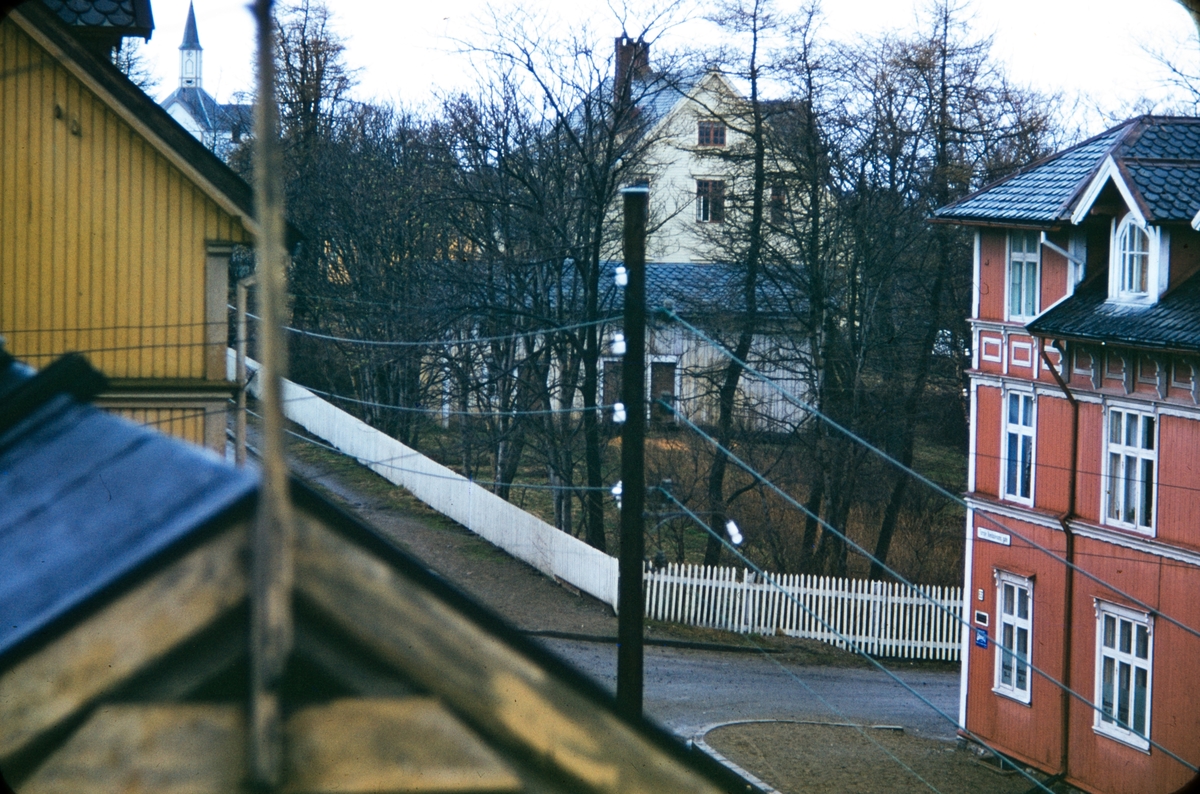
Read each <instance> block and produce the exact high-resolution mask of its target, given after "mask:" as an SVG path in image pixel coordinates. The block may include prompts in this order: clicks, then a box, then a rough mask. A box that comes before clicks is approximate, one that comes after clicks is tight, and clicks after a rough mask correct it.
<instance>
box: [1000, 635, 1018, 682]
mask: <svg viewBox="0 0 1200 794" xmlns="http://www.w3.org/2000/svg"><path fill="white" fill-rule="evenodd" d="M1000 647H1001V648H1002V649H1003V654H1004V655H1003V656H1002V657H1001V660H1000V683H1002V684H1006V685H1008V686H1012V683H1013V667H1014V661H1015V660H1014V659H1013V655H1012V647H1013V626H1012V624H1011V623H1005V624H1004V628H1003V629H1002V634H1001V637H1000Z"/></svg>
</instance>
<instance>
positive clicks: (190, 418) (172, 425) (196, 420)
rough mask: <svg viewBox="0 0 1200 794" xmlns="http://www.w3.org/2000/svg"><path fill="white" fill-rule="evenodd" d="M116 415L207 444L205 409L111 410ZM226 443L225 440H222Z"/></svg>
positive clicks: (187, 439)
mask: <svg viewBox="0 0 1200 794" xmlns="http://www.w3.org/2000/svg"><path fill="white" fill-rule="evenodd" d="M108 410H109V411H111V412H112V413H114V414H117V415H119V416H124V417H125V418H126V419H131V420H133V421H134V422H137V423H139V424H143V425H146V426H148V427H152V428H154V429H155V430H157V431H159V432H160V433H166V434H167V435H171V436H175V437H176V438H182V439H184V440H185V441H191V442H192V443H193V444H199V445H201V446H204V444H205V441H206V439H205V432H204V429H205V422H204V419H205V413H206V411H205V409H203V408H110V409H108ZM221 440H222V441H224V438H222V439H221Z"/></svg>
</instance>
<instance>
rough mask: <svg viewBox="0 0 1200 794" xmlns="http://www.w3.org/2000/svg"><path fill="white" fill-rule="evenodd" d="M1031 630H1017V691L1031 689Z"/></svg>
mask: <svg viewBox="0 0 1200 794" xmlns="http://www.w3.org/2000/svg"><path fill="white" fill-rule="evenodd" d="M1028 661H1029V629H1017V689H1021V690H1025V689H1028V688H1029V668H1028V667H1027V666H1026V665H1027V664H1028Z"/></svg>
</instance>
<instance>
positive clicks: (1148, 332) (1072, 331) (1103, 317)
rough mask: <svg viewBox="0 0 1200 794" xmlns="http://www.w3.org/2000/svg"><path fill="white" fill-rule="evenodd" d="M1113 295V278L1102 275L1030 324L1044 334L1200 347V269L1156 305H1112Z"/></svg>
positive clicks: (1148, 345) (1155, 346) (1164, 346)
mask: <svg viewBox="0 0 1200 794" xmlns="http://www.w3.org/2000/svg"><path fill="white" fill-rule="evenodd" d="M1107 298H1108V280H1107V279H1106V278H1105V277H1104V276H1103V275H1101V276H1099V277H1097V278H1093V279H1091V280H1090V281H1088V282H1086V283H1085V284H1084V285H1083V286H1082V288H1080V290H1079V291H1078V292H1076V293H1075V294H1074V295H1073V296H1072V297H1071V298H1069V299H1067V300H1065V301H1063V302H1062V303H1060V304H1059V305H1058V306H1055V307H1054V308H1053V309H1050V310H1049V311H1047V312H1046V313H1045V314H1043V315H1042V316H1041V317H1039V318H1037V319H1036V320H1034V321H1033V322H1032V323H1030V324H1029V326H1028V328H1029V330H1030V332H1031V333H1034V334H1037V335H1039V336H1052V337H1059V338H1066V339H1078V340H1083V341H1089V342H1107V343H1110V344H1127V345H1131V346H1134V347H1140V348H1149V349H1158V350H1175V351H1200V311H1197V308H1198V307H1200V273H1197V274H1196V275H1194V276H1192V277H1191V278H1189V279H1188V280H1187V281H1185V282H1183V283H1182V284H1180V285H1179V286H1177V287H1176V288H1175V289H1173V290H1171V291H1170V292H1168V293H1166V294H1165V295H1163V296H1162V298H1160V299H1159V301H1158V303H1155V304H1153V305H1150V306H1130V305H1128V304H1119V303H1110V302H1108V301H1107Z"/></svg>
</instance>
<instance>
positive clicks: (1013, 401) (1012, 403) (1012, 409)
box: [1008, 394, 1021, 425]
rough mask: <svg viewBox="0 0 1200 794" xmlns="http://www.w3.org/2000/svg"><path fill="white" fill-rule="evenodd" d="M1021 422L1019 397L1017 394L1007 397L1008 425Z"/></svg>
mask: <svg viewBox="0 0 1200 794" xmlns="http://www.w3.org/2000/svg"><path fill="white" fill-rule="evenodd" d="M1020 421H1021V397H1020V395H1017V394H1010V395H1008V423H1009V424H1010V425H1015V424H1019V423H1020Z"/></svg>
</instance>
